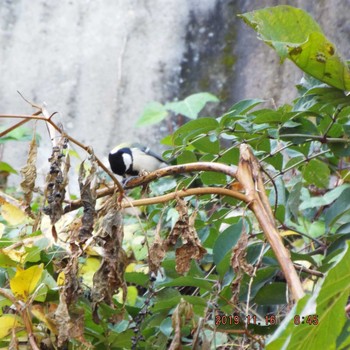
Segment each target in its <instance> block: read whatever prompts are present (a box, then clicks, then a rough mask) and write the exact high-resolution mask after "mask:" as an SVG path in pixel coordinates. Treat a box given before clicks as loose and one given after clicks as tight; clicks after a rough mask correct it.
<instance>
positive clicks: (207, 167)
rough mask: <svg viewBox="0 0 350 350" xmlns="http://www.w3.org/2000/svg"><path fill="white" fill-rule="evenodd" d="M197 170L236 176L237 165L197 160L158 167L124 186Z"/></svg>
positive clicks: (127, 186)
mask: <svg viewBox="0 0 350 350" xmlns="http://www.w3.org/2000/svg"><path fill="white" fill-rule="evenodd" d="M195 171H196V172H197V171H213V172H217V173H223V174H225V175H228V176H231V177H233V178H236V172H237V167H235V166H229V165H226V164H222V163H211V162H197V163H187V164H181V165H173V166H168V167H165V168H161V169H158V170H156V171H154V172H152V173H149V174H147V175H144V176H138V177H135V178H131V179H130V180H129V181H128V182H127V183H126V184H125V188H134V187H137V186H140V185H145V184H147V183H149V182H151V181H153V180H155V179H158V178H160V177H164V176H169V175H176V174H183V173H191V172H195Z"/></svg>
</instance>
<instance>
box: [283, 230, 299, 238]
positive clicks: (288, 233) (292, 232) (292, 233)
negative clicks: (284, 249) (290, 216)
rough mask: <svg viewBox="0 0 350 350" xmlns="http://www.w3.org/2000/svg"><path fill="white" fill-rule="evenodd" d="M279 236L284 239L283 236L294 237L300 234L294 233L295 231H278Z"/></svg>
mask: <svg viewBox="0 0 350 350" xmlns="http://www.w3.org/2000/svg"><path fill="white" fill-rule="evenodd" d="M280 235H281V236H282V237H285V236H293V235H296V236H300V234H299V233H298V232H295V231H292V230H283V231H280Z"/></svg>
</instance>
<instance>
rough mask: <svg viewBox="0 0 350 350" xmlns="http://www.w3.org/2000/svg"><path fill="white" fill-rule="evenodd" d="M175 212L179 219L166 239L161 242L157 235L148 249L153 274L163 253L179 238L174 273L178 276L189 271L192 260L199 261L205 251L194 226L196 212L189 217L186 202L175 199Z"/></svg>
mask: <svg viewBox="0 0 350 350" xmlns="http://www.w3.org/2000/svg"><path fill="white" fill-rule="evenodd" d="M176 210H177V212H178V213H179V218H178V220H177V222H176V223H175V225H174V228H173V229H172V231H171V232H170V234H169V236H168V238H167V239H166V240H164V241H163V240H162V239H161V238H160V236H159V234H157V235H156V238H155V240H154V242H153V244H152V246H151V247H150V252H149V266H150V270H151V271H153V272H156V271H157V270H158V268H159V266H160V263H161V262H162V259H163V258H164V255H165V252H166V251H168V250H169V249H170V248H171V247H173V246H175V245H176V243H177V241H178V239H179V238H180V239H181V241H182V245H181V247H179V248H177V249H176V252H175V254H176V271H177V272H178V273H179V274H184V273H185V272H187V271H188V270H189V269H190V264H191V260H192V259H196V260H199V259H201V258H202V257H203V256H204V254H205V253H206V249H205V248H203V246H202V244H201V241H200V239H199V237H198V234H197V231H196V229H195V226H194V223H195V219H196V212H195V211H194V212H193V213H192V214H191V216H189V214H188V207H187V205H186V201H185V200H183V199H181V198H177V203H176Z"/></svg>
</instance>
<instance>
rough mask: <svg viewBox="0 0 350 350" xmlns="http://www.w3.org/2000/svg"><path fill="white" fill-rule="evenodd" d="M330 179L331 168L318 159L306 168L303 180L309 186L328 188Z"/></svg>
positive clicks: (311, 161)
mask: <svg viewBox="0 0 350 350" xmlns="http://www.w3.org/2000/svg"><path fill="white" fill-rule="evenodd" d="M329 177H330V170H329V167H328V166H327V164H325V163H323V162H321V161H320V160H318V159H311V160H310V162H309V163H308V164H307V165H306V166H305V167H304V172H303V178H304V180H305V181H306V182H307V184H309V185H315V186H316V187H319V188H326V187H327V186H328V183H329Z"/></svg>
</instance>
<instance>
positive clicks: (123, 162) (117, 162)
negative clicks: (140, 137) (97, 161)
mask: <svg viewBox="0 0 350 350" xmlns="http://www.w3.org/2000/svg"><path fill="white" fill-rule="evenodd" d="M108 160H109V164H110V166H111V169H112V171H113V172H114V173H115V174H117V175H120V176H125V174H128V173H129V172H130V171H132V162H133V159H132V153H131V150H130V148H128V147H124V148H120V149H118V150H117V151H113V150H112V151H111V153H109V155H108Z"/></svg>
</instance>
